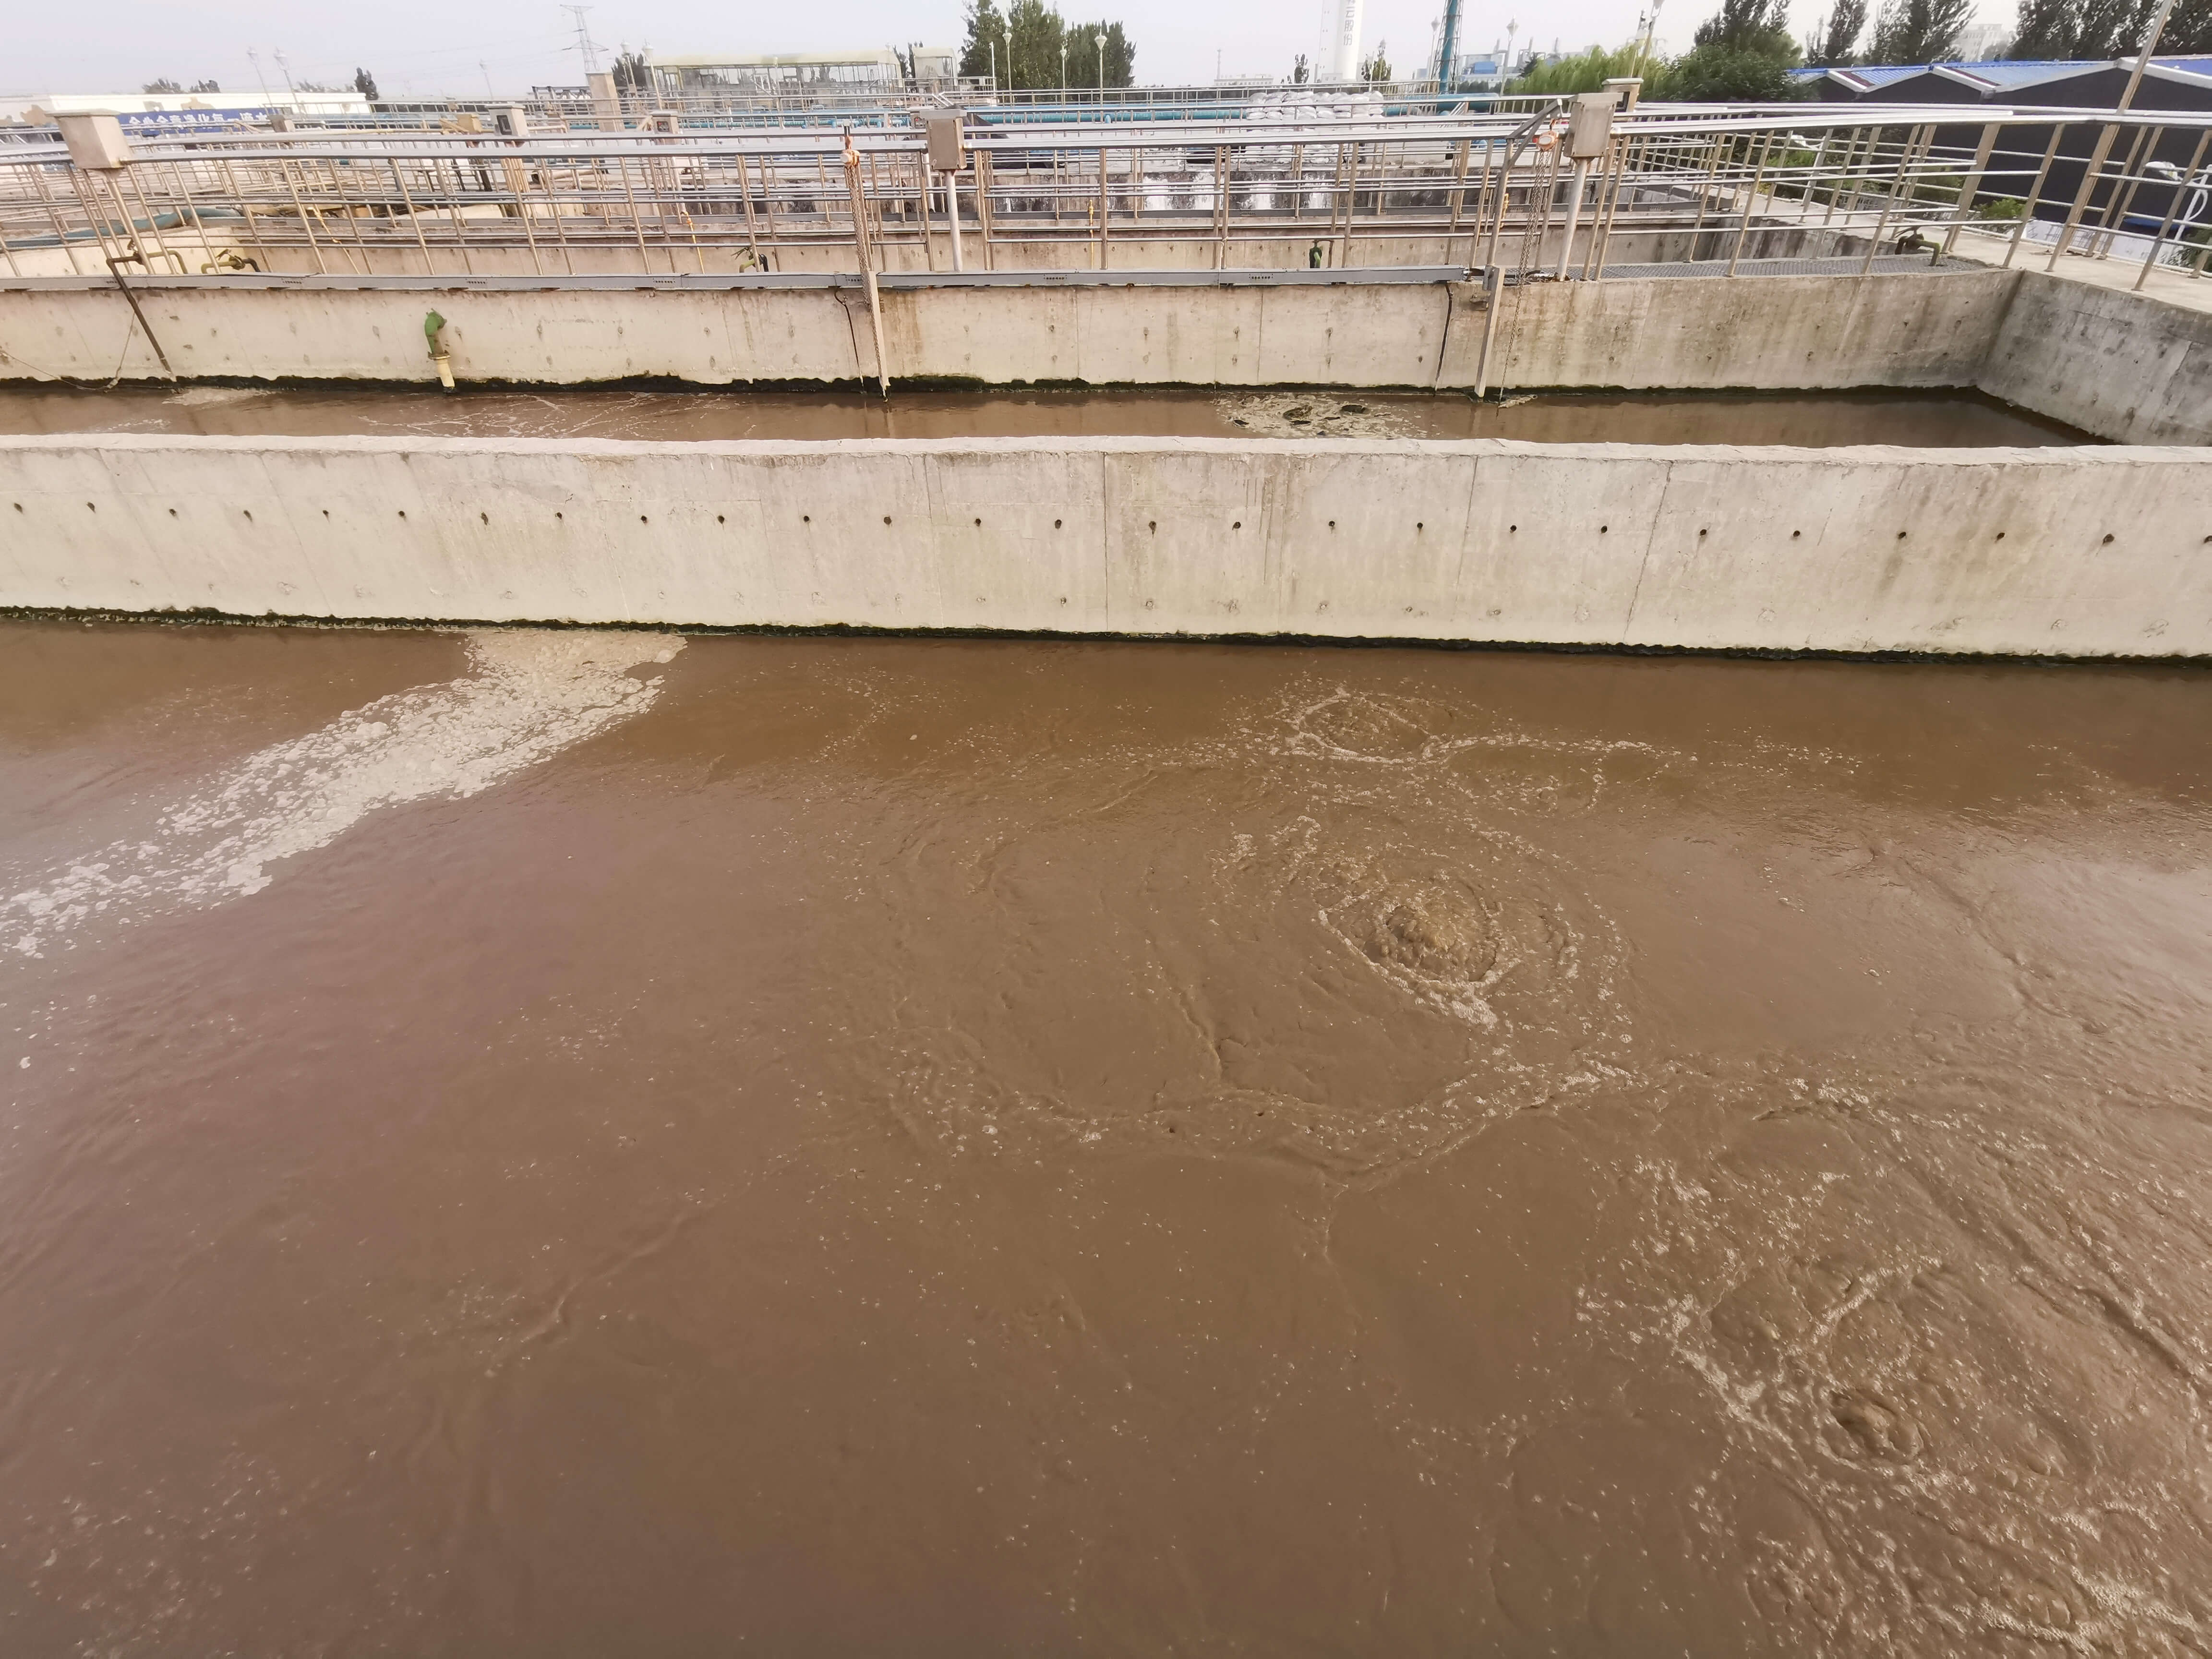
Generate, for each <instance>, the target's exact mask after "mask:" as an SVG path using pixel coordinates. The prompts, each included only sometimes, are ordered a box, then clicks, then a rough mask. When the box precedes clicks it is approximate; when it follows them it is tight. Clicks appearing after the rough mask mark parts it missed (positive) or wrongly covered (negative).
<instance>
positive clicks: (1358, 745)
mask: <svg viewBox="0 0 2212 1659" xmlns="http://www.w3.org/2000/svg"><path fill="white" fill-rule="evenodd" d="M0 877H4V878H5V879H4V881H0V893H5V894H7V895H9V897H8V898H6V899H4V900H0V1005H3V1006H0V1079H5V1081H4V1091H0V1330H4V1331H5V1332H6V1334H7V1338H8V1340H7V1342H6V1344H5V1346H4V1349H0V1469H4V1480H0V1632H4V1634H0V1649H4V1650H6V1651H8V1652H9V1653H21V1654H60V1653H75V1652H87V1653H93V1652H97V1653H100V1654H108V1653H118V1654H123V1655H141V1654H145V1655H155V1654H159V1655H167V1654H178V1653H220V1652H241V1653H295V1652H299V1653H320V1652H368V1651H386V1650H390V1651H399V1652H405V1653H412V1654H455V1655H471V1656H473V1655H485V1654H530V1655H544V1654H576V1655H604V1654H609V1653H684V1654H688V1653H699V1654H707V1653H714V1654H722V1653H728V1652H732V1651H737V1650H753V1649H758V1650H766V1651H773V1652H805V1653H821V1652H899V1653H923V1654H963V1655H964V1654H972V1653H976V1652H997V1651H1010V1650H1018V1651H1024V1652H1064V1651H1073V1650H1079V1649H1081V1650H1103V1651H1117V1652H1146V1653H1152V1652H1164V1651H1175V1652H1201V1651H1249V1652H1268V1653H1273V1652H1284V1651H1291V1650H1303V1651H1316V1652H1367V1653H1377V1654H1384V1653H1387V1654H1401V1653H1409V1652H1422V1653H1425V1652H1443V1651H1449V1652H1486V1653H1504V1654H1529V1655H1534V1654H1601V1653H1602V1654H1656V1653H1693V1654H1698V1655H1713V1654H1734V1653H1742V1654H1789V1655H1804V1654H1819V1653H1830V1654H1865V1653H1894V1654H1912V1655H1920V1654H1933V1653H1956V1654H1999V1655H2023V1656H2024V1655H2029V1654H2047V1653H2052V1652H2059V1651H2077V1652H2092V1653H2100V1654H2102V1653H2109V1654H2129V1655H2142V1654H2183V1653H2201V1652H2203V1651H2204V1650H2206V1648H2207V1646H2208V1644H2212V1536H2208V1534H2207V1529H2206V1528H2207V1523H2208V1520H2212V1480H2208V1470H2212V1461H2208V1455H2207V1454H2208V1447H2207V1431H2208V1425H2212V1415H2209V1414H2208V1406H2209V1405H2212V1173H2209V1171H2212V1071H2208V1063H2209V1062H2212V1017H2208V1016H2212V673H2207V672H2205V671H2202V670H2194V669H2184V668H2173V667H2164V668H2161V667H2133V668H2095V667H2067V668H2047V667H2035V666H1990V665H1865V664H1844V663H1818V662H1798V663H1778V662H1747V661H1722V660H1693V659H1636V658H1609V657H1598V656H1540V655H1515V654H1504V653H1444V652H1409V651H1395V650H1390V651H1385V650H1362V651H1354V650H1342V651H1328V650H1307V649H1294V648H1286V647H1268V648H1251V647H1245V648H1237V647H1197V646H1159V645H1138V644H1091V643H1072V642H1071V643H1048V642H1024V641H896V640H878V639H860V640H829V639H765V638H738V637H714V638H694V639H691V640H690V641H679V640H677V639H675V638H673V637H671V636H664V635H622V634H553V635H544V634H531V633H516V634H505V635H486V636H482V637H479V638H477V639H474V640H467V639H464V638H461V637H458V636H454V635H440V634H434V633H402V632H392V633H340V632H321V633H318V632H301V631H284V630H277V629H235V630H221V629H205V630H196V629H166V628H157V627H151V626H147V627H96V628H84V627H70V626H63V625H59V624H52V623H10V624H6V625H4V626H0Z"/></svg>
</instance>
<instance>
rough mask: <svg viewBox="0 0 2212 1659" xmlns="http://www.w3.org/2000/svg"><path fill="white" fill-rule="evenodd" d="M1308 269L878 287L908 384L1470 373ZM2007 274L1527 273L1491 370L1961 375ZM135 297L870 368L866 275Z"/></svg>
mask: <svg viewBox="0 0 2212 1659" xmlns="http://www.w3.org/2000/svg"><path fill="white" fill-rule="evenodd" d="M1293 278H1295V280H1293V279H1291V278H1285V277H1275V278H1272V279H1270V280H1269V281H1267V282H1265V283H1246V282H1218V281H1208V280H1206V279H1205V278H1203V277H1200V278H1194V279H1189V280H1186V281H1182V282H1179V283H1172V282H1171V283H1158V282H1154V283H1143V284H1132V283H1127V281H1126V280H1124V281H1115V280H1112V279H1111V278H1110V274H1109V279H1107V280H1104V281H1102V280H1100V279H1098V278H1096V277H1059V278H1055V277H1048V276H1040V277H1038V278H1036V279H1035V280H1033V281H1021V280H1016V281H1014V282H1011V283H987V284H975V283H958V282H953V283H940V282H933V281H931V280H929V279H927V278H921V279H912V278H909V279H894V280H893V282H892V283H890V284H889V285H887V286H886V287H885V288H884V334H885V342H886V355H887V356H888V357H889V359H890V372H891V374H892V375H893V377H894V378H895V379H901V378H921V377H963V376H965V377H973V378H975V379H978V380H987V381H994V382H1002V381H1013V380H1075V381H1089V382H1091V383H1093V384H1101V385H1103V384H1154V385H1176V384H1182V385H1194V384H1195V385H1229V386H1257V385H1316V384H1319V385H1340V386H1473V385H1474V383H1475V377H1476V368H1477V362H1478V359H1479V357H1480V349H1481V343H1482V335H1483V326H1482V325H1483V307H1484V306H1485V305H1486V301H1485V299H1484V297H1483V295H1482V294H1481V292H1480V289H1478V288H1476V287H1474V286H1472V285H1469V284H1465V283H1458V284H1454V283H1446V282H1443V281H1440V280H1431V281H1421V282H1411V283H1408V282H1403V281H1384V280H1364V281H1350V280H1331V281H1322V282H1310V281H1306V280H1304V273H1293ZM2013 280H2014V279H2013V277H2012V276H2010V275H2009V274H2008V273H2004V272H1998V271H1971V272H1961V273H1954V274H1945V275H1942V276H1925V275H1913V276H1869V277H1867V278H1864V279H1861V278H1859V277H1857V276H1850V277H1832V276H1803V277H1761V278H1758V279H1756V280H1743V279H1740V280H1738V281H1735V282H1732V283H1730V282H1723V281H1717V280H1711V279H1705V280H1700V279H1679V280H1678V279H1672V278H1662V279H1633V280H1630V279H1622V280H1616V281H1611V282H1606V283H1539V284H1534V285H1531V286H1529V287H1527V288H1522V289H1511V290H1510V291H1509V292H1508V294H1507V296H1506V298H1505V301H1504V307H1503V309H1502V311H1501V313H1500V315H1499V327H1498V343H1497V347H1496V350H1497V353H1498V359H1497V361H1496V362H1494V363H1493V364H1492V372H1491V374H1490V384H1491V385H1492V386H1497V385H1500V384H1504V385H1512V386H1674V387H1696V386H1757V387H1771V388H1788V387H1801V386H1968V385H1972V384H1973V382H1974V380H1975V377H1976V375H1977V374H1978V373H1979V370H1980V367H1981V364H1982V362H1983V359H1984V357H1985V356H1987V354H1988V352H1989V349H1990V343H1991V342H1992V341H1993V340H1994V339H1995V337H1996V327H1997V323H1998V320H1999V319H2000V318H2001V316H2002V312H2003V307H2004V301H2005V298H2006V296H2007V295H2008V293H2009V284H2010V283H2011V282H2012V281H2013ZM902 284H903V285H902ZM142 303H143V305H144V307H145V309H146V313H147V316H148V318H149V321H150V322H151V325H152V326H153V328H154V330H155V333H156V335H157V336H158V337H159V338H160V340H161V344H162V347H163V349H165V350H166V351H167V353H168V356H169V360H170V362H171V364H172V365H173V367H174V368H175V369H176V371H177V372H178V373H179V374H182V375H185V376H187V377H189V376H193V375H210V376H216V375H220V376H239V377H249V378H260V377H266V378H279V377H291V378H298V379H307V380H422V381H427V380H431V379H433V378H434V375H433V370H432V367H431V364H430V362H429V360H428V356H427V355H426V352H425V348H424V344H423V339H422V318H423V313H425V312H427V311H428V310H429V309H431V308H432V307H435V308H436V309H437V310H438V312H439V313H441V315H443V316H444V317H445V318H446V319H447V329H446V336H445V337H446V341H447V344H448V345H449V346H450V348H451V349H452V351H453V367H454V372H455V373H456V374H459V376H460V377H461V378H462V379H463V380H510V381H541V382H547V381H550V382H553V383H556V384H567V385H574V384H581V383H586V382H590V381H594V380H620V379H626V378H632V377H641V376H666V377H669V378H671V379H677V380H690V381H696V382H698V383H700V384H702V385H723V384H731V383H742V382H745V381H756V380H817V381H837V380H845V381H850V380H855V379H859V378H862V377H864V376H869V375H872V374H873V373H874V370H875V349H874V343H873V340H872V336H871V334H870V331H869V327H868V319H867V313H866V299H865V297H864V295H863V294H862V293H861V291H860V289H859V287H858V286H857V285H852V286H838V287H829V286H823V283H822V281H821V279H811V280H810V279H799V278H786V279H778V278H759V279H753V278H720V279H708V280H707V281H705V282H700V281H698V280H696V279H694V280H693V281H690V282H685V281H684V280H682V279H677V278H661V279H659V281H658V283H654V282H653V281H650V280H648V279H645V278H631V279H627V281H626V282H623V283H619V284H618V285H612V286H610V285H605V284H601V285H578V284H574V283H567V284H563V283H550V282H549V283H538V282H535V281H532V280H531V279H515V280H513V281H508V282H494V281H489V280H487V281H480V282H478V283H474V284H464V283H456V282H434V281H432V280H431V279H427V278H417V279H415V281H414V282H413V283H407V284H399V283H375V282H368V281H351V280H345V279H331V280H327V281H301V282H282V281H277V282H272V281H270V280H265V279H259V278H242V279H237V280H234V281H222V282H218V283H204V282H196V283H147V284H144V285H143V289H142ZM118 362H119V363H120V364H121V366H122V372H123V374H125V375H126V376H131V377H150V376H154V375H156V374H158V373H159V365H158V364H157V363H156V362H155V358H154V356H153V353H152V351H151V349H150V348H149V346H148V345H147V343H146V339H145V336H144V335H143V333H141V332H138V331H137V330H136V329H135V328H134V327H133V325H132V322H131V313H130V310H129V308H128V307H127V306H126V305H125V302H124V301H123V299H122V297H121V296H120V295H118V294H117V293H116V292H115V291H114V290H113V289H112V287H109V286H107V285H106V284H104V283H76V282H68V281H57V282H49V283H39V282H27V283H15V284H6V285H0V377H6V378H15V379H28V380H35V379H40V378H46V377H55V376H69V377H72V378H82V379H98V380H106V378H107V377H109V376H110V375H112V374H115V373H116V372H117V366H118Z"/></svg>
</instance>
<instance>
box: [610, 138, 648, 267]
mask: <svg viewBox="0 0 2212 1659" xmlns="http://www.w3.org/2000/svg"><path fill="white" fill-rule="evenodd" d="M615 166H616V167H617V170H619V171H620V173H621V174H622V187H623V201H625V202H627V203H629V228H630V231H631V234H634V235H635V237H636V238H637V269H638V274H639V275H640V276H651V275H652V274H653V256H652V254H650V253H649V252H647V251H646V246H645V218H644V216H643V215H641V214H640V213H639V212H638V210H637V192H636V191H634V190H632V189H631V188H630V187H629V156H627V155H617V156H616V157H615Z"/></svg>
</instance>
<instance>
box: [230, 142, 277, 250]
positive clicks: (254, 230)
mask: <svg viewBox="0 0 2212 1659" xmlns="http://www.w3.org/2000/svg"><path fill="white" fill-rule="evenodd" d="M222 179H223V183H224V185H226V186H227V187H228V190H229V191H230V197H231V199H232V200H233V201H234V202H236V203H237V204H238V208H239V211H240V212H241V213H243V214H244V215H245V216H246V240H248V241H250V242H252V244H253V252H255V254H256V255H258V258H259V263H260V265H261V269H262V270H264V271H268V270H275V269H276V264H275V262H274V261H273V260H272V259H271V258H270V256H269V245H268V244H267V243H266V242H264V241H263V240H261V228H260V226H259V225H258V224H257V223H255V222H254V216H253V204H252V203H251V202H249V201H247V200H246V196H245V194H244V192H243V191H240V189H239V187H238V175H237V174H236V173H234V172H232V171H231V166H230V161H229V159H228V157H226V158H225V159H224V160H223V161H222Z"/></svg>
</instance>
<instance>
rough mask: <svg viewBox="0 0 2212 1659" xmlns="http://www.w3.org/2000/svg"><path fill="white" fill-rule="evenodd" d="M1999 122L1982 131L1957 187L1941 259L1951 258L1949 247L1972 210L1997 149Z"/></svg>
mask: <svg viewBox="0 0 2212 1659" xmlns="http://www.w3.org/2000/svg"><path fill="white" fill-rule="evenodd" d="M2000 125H2002V123H2001V122H1996V121H1992V122H1990V124H1989V125H1987V126H1985V127H1984V128H1983V129H1982V142H1981V144H1980V146H1979V148H1978V149H1976V150H1975V151H1974V164H1973V166H1972V167H1971V168H1970V169H1969V170H1968V171H1967V173H1966V179H1965V180H1964V181H1963V182H1962V183H1960V185H1959V199H1958V200H1957V201H1955V202H1954V203H1953V204H1951V230H1950V234H1948V235H1947V236H1945V237H1944V239H1943V257H1944V258H1947V259H1948V258H1950V257H1951V247H1952V245H1953V244H1954V243H1955V242H1956V241H1957V240H1959V228H1960V223H1961V222H1962V221H1963V219H1964V217H1965V216H1966V214H1968V213H1971V212H1972V210H1973V206H1974V197H1976V196H1977V195H1978V194H1979V193H1980V191H1981V188H1982V175H1983V174H1984V173H1987V172H1988V171H1989V169H1990V154H1991V153H1992V152H1993V151H1994V150H1995V149H1996V147H1997V128H1998V127H1999V126H2000Z"/></svg>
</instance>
